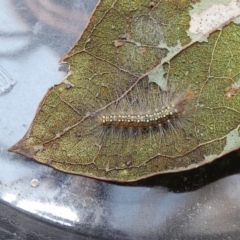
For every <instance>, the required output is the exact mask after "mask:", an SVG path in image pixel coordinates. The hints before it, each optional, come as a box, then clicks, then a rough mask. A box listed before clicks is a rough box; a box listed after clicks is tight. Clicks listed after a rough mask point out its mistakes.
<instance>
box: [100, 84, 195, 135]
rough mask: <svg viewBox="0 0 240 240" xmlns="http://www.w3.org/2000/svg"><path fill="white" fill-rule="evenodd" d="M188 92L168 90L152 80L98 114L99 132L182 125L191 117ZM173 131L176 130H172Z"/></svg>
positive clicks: (144, 130)
mask: <svg viewBox="0 0 240 240" xmlns="http://www.w3.org/2000/svg"><path fill="white" fill-rule="evenodd" d="M191 97H192V95H191V94H189V92H185V93H178V92H177V91H174V90H171V89H170V90H169V91H167V92H163V91H161V89H160V88H159V87H158V86H157V85H154V84H152V85H151V86H149V87H148V88H147V89H143V88H139V89H137V90H136V91H135V92H133V93H130V94H129V95H127V96H126V97H125V98H123V99H121V100H120V101H119V102H116V103H115V104H112V105H111V106H109V107H108V108H107V109H106V110H104V111H102V112H100V113H99V114H98V115H97V118H96V119H97V122H98V124H99V125H100V126H101V128H102V131H101V136H105V135H106V134H109V133H112V134H113V135H114V134H117V133H120V134H124V135H125V136H126V135H127V137H132V136H139V135H142V134H147V133H150V134H152V133H154V132H158V133H159V134H160V137H162V136H163V135H164V134H166V133H167V132H168V131H171V132H172V131H175V130H176V129H178V130H179V129H183V128H184V126H185V125H186V124H187V122H188V121H189V120H190V118H191V114H190V112H191V111H190V107H189V106H190V105H189V102H190V99H191ZM175 132H176V131H175Z"/></svg>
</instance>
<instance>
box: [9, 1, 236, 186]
mask: <svg viewBox="0 0 240 240" xmlns="http://www.w3.org/2000/svg"><path fill="white" fill-rule="evenodd" d="M195 2H197V1H192V3H191V4H190V3H189V1H179V0H168V1H167V0H162V1H152V2H150V1H146V0H135V1H130V2H129V1H126V0H115V1H114V0H108V1H101V3H100V4H99V5H98V6H97V8H96V10H95V12H94V14H93V16H92V17H91V20H90V22H89V25H88V27H87V28H86V29H85V31H84V33H83V35H82V36H81V38H80V39H79V41H78V42H77V43H76V45H75V46H74V47H73V48H72V49H71V50H70V52H69V53H68V54H67V55H66V56H65V57H64V58H63V59H62V61H63V62H67V63H68V64H69V66H70V73H71V74H69V76H68V78H67V79H65V80H64V81H63V82H62V83H61V84H59V85H55V86H53V87H52V88H51V89H50V90H49V91H48V93H47V94H46V96H45V97H44V99H43V100H42V102H41V103H40V105H39V108H38V111H37V114H36V116H35V118H34V120H33V123H32V124H31V126H30V128H29V130H28V132H27V133H26V135H25V136H24V137H23V138H22V139H21V140H20V141H19V142H18V143H16V144H15V145H14V146H12V147H11V148H10V151H13V152H17V153H20V154H23V155H25V156H27V157H30V158H34V159H36V160H37V161H39V162H41V163H44V164H48V165H50V166H52V167H54V168H56V169H59V170H61V171H64V172H68V173H74V174H80V175H84V176H89V177H94V178H98V179H104V180H110V181H122V182H123V181H135V180H139V179H142V178H146V177H148V176H152V175H156V174H161V173H167V172H178V171H184V170H188V169H192V168H195V167H198V166H201V165H203V164H206V163H209V162H211V161H213V160H215V159H217V158H219V157H220V156H222V155H224V154H226V153H228V152H230V151H233V150H234V149H238V148H239V146H240V138H239V122H240V104H239V101H240V94H239V86H238V85H237V83H239V75H240V67H239V64H238V63H239V62H240V44H239V43H240V35H239V32H240V27H239V25H237V24H235V23H232V22H231V21H232V20H236V17H238V16H239V14H238V12H237V13H236V11H239V6H238V3H237V2H236V1H234V0H232V1H231V2H230V3H229V1H226V2H227V3H229V5H227V4H226V5H222V4H221V2H222V1H220V0H219V1H215V4H214V5H213V4H212V5H213V8H211V7H212V5H210V4H206V1H201V2H197V3H195ZM218 2H219V3H218ZM204 4H205V5H204ZM231 4H232V5H234V4H235V5H234V7H233V8H231V9H234V13H233V12H231V11H230V10H229V9H230V5H231ZM209 5H210V6H209ZM232 5H231V7H232ZM222 6H223V7H227V10H226V12H227V13H229V14H230V17H228V18H223V19H220V20H219V21H218V22H217V24H213V25H211V27H209V24H207V25H206V26H207V27H209V28H207V27H205V28H204V27H203V28H202V29H201V28H200V27H198V28H196V29H197V30H196V29H194V27H196V26H197V25H196V24H197V23H201V24H202V23H203V22H205V21H206V19H205V18H206V16H207V15H206V14H205V15H204V13H206V12H207V11H215V10H214V9H215V8H216V9H218V8H219V7H222ZM199 9H200V10H201V14H202V15H201V14H197V15H194V14H196V12H198V11H200V10H199ZM209 9H210V10H209ZM190 10H191V11H190ZM235 10H236V11H235ZM204 11H205V12H204ZM207 13H208V12H207ZM231 14H232V15H231ZM199 16H200V20H199V19H198V20H196V22H194V23H193V19H194V18H197V17H199ZM210 16H211V15H210ZM214 16H215V15H214ZM190 20H191V21H190ZM207 20H208V19H207ZM213 21H215V22H214V23H216V21H217V20H216V19H214V20H213ZM230 22H231V23H230ZM194 24H195V25H194ZM189 25H191V26H190V27H189ZM201 26H202V25H201ZM191 29H192V30H191ZM219 29H221V30H220V31H217V30H219ZM190 30H191V31H192V32H191V31H190ZM203 40H204V41H205V42H202V41H203ZM164 80H165V82H164ZM147 81H151V82H156V83H157V84H159V86H160V87H161V88H162V89H163V90H164V87H166V85H165V84H166V82H167V83H169V85H170V86H173V87H174V89H176V90H177V91H179V92H186V93H188V94H190V95H191V96H193V98H192V101H191V108H192V119H191V121H190V122H189V124H187V125H186V127H184V129H183V131H177V133H174V131H168V129H166V132H167V133H166V135H165V136H164V137H163V140H162V141H161V142H159V141H158V140H156V139H155V135H156V133H153V135H154V136H153V137H150V136H149V135H148V134H143V135H142V136H141V139H137V138H134V137H132V138H131V137H126V136H125V135H123V136H119V134H117V133H116V134H114V133H113V134H110V135H106V136H104V138H101V137H99V136H98V135H97V134H96V133H95V130H94V129H96V125H97V121H96V117H94V116H96V113H99V112H101V111H105V109H107V108H108V107H109V106H111V105H113V104H115V103H116V102H119V101H120V102H121V101H124V99H125V100H126V99H127V98H128V95H129V94H130V95H131V96H135V95H136V94H138V98H139V97H143V98H144V94H146V93H144V88H142V84H143V83H144V82H147ZM235 83H236V84H235ZM138 91H140V93H137V92H138Z"/></svg>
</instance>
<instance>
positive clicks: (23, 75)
mask: <svg viewBox="0 0 240 240" xmlns="http://www.w3.org/2000/svg"><path fill="white" fill-rule="evenodd" d="M96 3H97V1H95V0H86V1H85V0H84V1H83V0H82V1H79V0H71V1H70V0H64V1H55V0H46V1H40V0H36V1H32V0H1V1H0V13H1V14H0V70H1V71H0V82H1V83H2V85H1V83H0V86H4V87H2V89H4V90H2V94H1V95H0V199H1V203H0V207H1V209H2V210H1V213H0V223H1V224H0V225H1V227H0V233H1V234H0V239H8V238H10V237H11V239H15V238H16V239H31V238H32V239H46V238H48V239H56V237H57V238H58V239H80V236H81V239H90V238H91V239H92V238H95V239H239V234H240V201H239V197H240V187H239V183H240V176H239V174H238V173H239V171H240V163H239V160H238V159H239V156H238V153H234V154H231V155H228V156H227V158H226V159H220V160H217V161H216V162H214V163H212V164H210V165H207V166H205V167H202V168H199V169H196V170H193V171H189V172H185V173H179V174H166V175H163V176H157V177H153V178H150V179H148V180H144V181H140V182H138V183H132V184H124V185H118V184H112V183H106V182H102V181H96V180H93V179H90V178H84V177H80V176H73V175H70V174H65V173H61V172H58V171H56V170H53V169H51V168H49V167H47V166H44V165H41V164H39V163H37V162H35V161H32V160H31V159H26V158H24V157H22V156H19V155H16V154H13V153H8V152H7V149H8V148H9V147H10V146H11V145H13V144H14V143H15V142H16V141H18V140H19V139H20V138H21V137H22V136H23V135H24V134H25V133H26V131H27V129H28V127H29V125H30V123H31V121H32V119H33V117H34V114H35V111H36V109H37V106H38V103H39V102H40V101H41V99H42V97H43V96H44V94H45V92H46V91H47V89H48V88H49V87H50V86H51V85H53V84H55V83H58V82H60V81H61V80H62V79H63V77H64V76H66V74H67V66H64V65H62V66H59V65H58V61H59V59H60V58H61V57H62V56H63V55H64V54H65V53H66V52H67V51H68V50H69V49H70V48H71V46H72V45H73V44H74V42H75V41H76V40H77V39H78V37H79V35H80V33H81V32H82V31H83V28H84V26H85V24H86V23H87V21H88V19H89V16H90V14H91V11H92V10H93V9H94V7H95V5H96ZM3 79H4V80H3ZM4 234H5V235H4ZM9 236H10V237H9ZM29 236H30V237H29ZM2 237H3V238H2Z"/></svg>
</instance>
